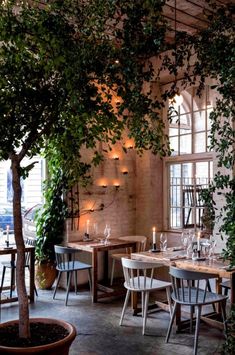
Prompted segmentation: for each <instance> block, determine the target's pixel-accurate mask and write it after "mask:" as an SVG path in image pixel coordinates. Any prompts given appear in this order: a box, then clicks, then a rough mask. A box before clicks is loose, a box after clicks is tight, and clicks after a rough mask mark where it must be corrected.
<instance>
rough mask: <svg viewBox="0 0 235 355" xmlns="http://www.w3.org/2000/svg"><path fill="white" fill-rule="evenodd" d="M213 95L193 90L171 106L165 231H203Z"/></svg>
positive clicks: (209, 172)
mask: <svg viewBox="0 0 235 355" xmlns="http://www.w3.org/2000/svg"><path fill="white" fill-rule="evenodd" d="M212 95H213V92H212V91H211V89H210V88H209V87H208V86H207V87H206V88H205V90H204V91H203V92H202V93H201V95H200V97H199V96H198V95H197V88H196V87H194V88H190V89H188V90H184V91H182V92H181V93H180V97H178V98H176V99H175V101H174V102H173V103H171V105H173V107H174V110H172V112H173V113H172V115H171V120H170V123H169V139H170V145H171V148H172V149H173V153H172V156H171V157H169V158H166V159H165V166H166V174H167V179H166V180H167V186H166V191H167V226H166V228H168V229H171V230H172V229H182V228H203V224H202V215H203V212H204V206H203V201H201V200H200V192H201V190H203V189H205V188H206V187H207V186H208V184H209V181H210V180H211V179H212V176H213V155H212V152H210V151H209V148H208V145H209V132H210V119H209V115H210V112H211V111H212V108H213V97H212ZM179 99H180V100H179Z"/></svg>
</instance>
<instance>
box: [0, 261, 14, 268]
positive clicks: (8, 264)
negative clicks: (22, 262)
mask: <svg viewBox="0 0 235 355" xmlns="http://www.w3.org/2000/svg"><path fill="white" fill-rule="evenodd" d="M1 264H2V266H5V267H8V268H12V267H16V264H15V262H11V261H3V262H1Z"/></svg>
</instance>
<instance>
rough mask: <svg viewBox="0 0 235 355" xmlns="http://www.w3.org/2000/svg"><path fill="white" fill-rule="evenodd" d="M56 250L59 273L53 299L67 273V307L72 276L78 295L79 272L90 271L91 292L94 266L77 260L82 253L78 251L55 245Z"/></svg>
mask: <svg viewBox="0 0 235 355" xmlns="http://www.w3.org/2000/svg"><path fill="white" fill-rule="evenodd" d="M54 248H55V256H56V269H57V270H58V272H59V273H58V277H57V281H56V285H55V290H54V293H53V299H54V298H55V295H56V291H57V288H58V285H59V282H60V278H61V275H62V273H63V272H65V273H66V274H67V291H66V298H65V305H66V306H67V303H68V297H69V289H70V284H71V277H72V274H74V287H75V293H76V294H77V271H81V270H87V271H88V280H89V285H90V290H91V268H92V266H91V265H90V264H85V263H82V262H80V261H78V260H77V259H76V257H77V254H78V252H81V251H80V250H78V249H73V248H69V247H63V246H60V245H55V246H54Z"/></svg>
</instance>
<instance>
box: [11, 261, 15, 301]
mask: <svg viewBox="0 0 235 355" xmlns="http://www.w3.org/2000/svg"><path fill="white" fill-rule="evenodd" d="M14 281H15V268H14V267H12V268H11V289H10V298H12V293H13V286H14Z"/></svg>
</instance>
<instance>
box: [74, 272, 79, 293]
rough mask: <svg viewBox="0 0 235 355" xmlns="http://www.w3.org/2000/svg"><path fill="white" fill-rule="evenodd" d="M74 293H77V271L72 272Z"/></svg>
mask: <svg viewBox="0 0 235 355" xmlns="http://www.w3.org/2000/svg"><path fill="white" fill-rule="evenodd" d="M74 291H75V294H76V295H77V293H78V278H77V271H74Z"/></svg>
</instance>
